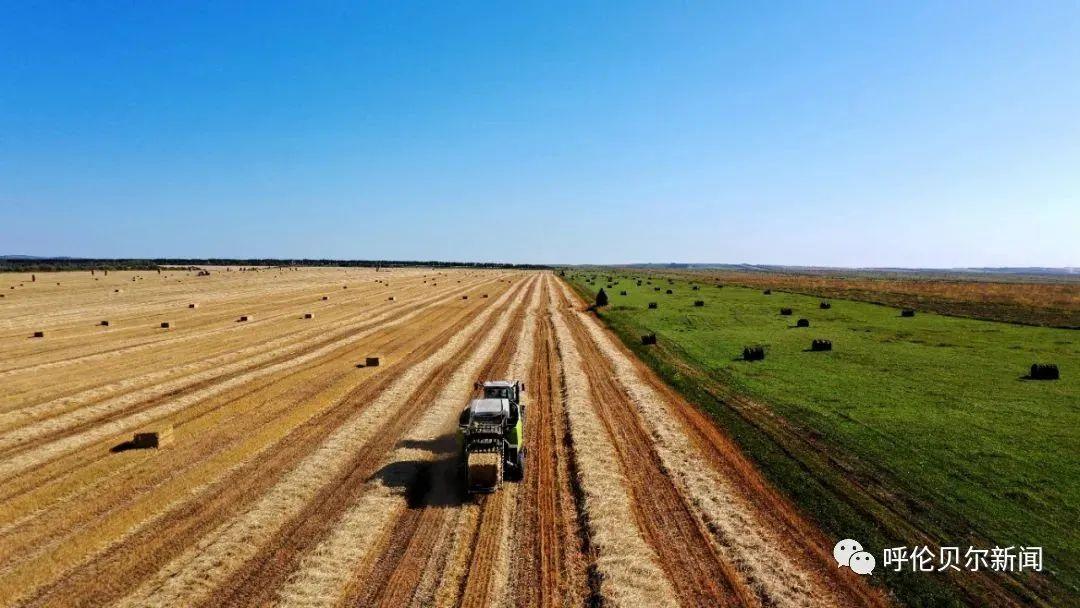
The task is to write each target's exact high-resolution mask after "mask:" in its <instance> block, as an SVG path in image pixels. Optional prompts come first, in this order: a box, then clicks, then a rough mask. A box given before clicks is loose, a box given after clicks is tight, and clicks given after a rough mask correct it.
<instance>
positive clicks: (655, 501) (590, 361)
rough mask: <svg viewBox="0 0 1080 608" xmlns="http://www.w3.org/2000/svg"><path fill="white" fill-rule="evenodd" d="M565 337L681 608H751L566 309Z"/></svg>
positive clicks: (754, 601) (752, 599) (746, 592)
mask: <svg viewBox="0 0 1080 608" xmlns="http://www.w3.org/2000/svg"><path fill="white" fill-rule="evenodd" d="M564 301H565V300H564ZM564 310H568V312H567V313H566V316H567V317H569V328H570V333H571V334H572V335H573V338H574V340H576V345H577V348H578V349H579V351H580V352H581V353H582V363H583V370H584V372H585V374H586V375H587V376H588V378H589V385H590V388H591V397H592V403H593V407H594V408H595V409H596V411H597V414H598V416H599V417H600V420H601V421H602V423H603V425H604V428H605V430H606V431H607V433H608V435H609V436H610V437H611V440H612V443H613V444H614V446H615V450H616V453H617V454H618V458H619V461H620V465H619V466H620V467H621V469H622V471H623V474H624V475H625V476H626V479H627V480H628V481H629V483H630V488H631V492H632V494H633V496H634V501H633V507H634V512H635V515H636V518H637V520H638V522H639V523H640V525H641V528H642V530H643V531H644V532H645V535H646V538H647V539H648V541H649V544H650V545H651V546H652V548H653V549H654V550H655V551H656V553H657V555H658V556H659V558H660V559H659V562H660V564H661V567H662V568H664V570H665V571H666V572H667V574H668V579H669V580H670V581H671V584H672V586H673V587H674V590H675V594H676V595H675V597H676V598H678V601H679V602H680V603H681V604H688V605H695V606H736V605H738V606H753V605H758V604H759V603H760V602H759V598H758V597H757V595H756V594H754V593H753V591H751V589H750V588H749V587H748V586H747V585H746V583H745V581H744V579H743V577H742V576H741V575H740V574H739V573H738V572H737V571H736V570H735V568H734V566H733V564H732V563H731V562H730V561H729V560H728V559H727V558H726V557H725V556H723V555H721V554H720V553H719V552H718V551H717V548H716V546H715V545H714V544H713V542H712V538H711V535H710V534H709V533H708V531H707V530H706V529H705V528H704V526H703V525H702V524H701V522H700V521H699V520H698V519H697V517H695V515H694V513H693V510H692V509H691V507H690V505H689V504H688V501H689V497H686V496H684V495H683V494H682V493H681V492H680V489H679V488H678V486H677V485H676V484H675V483H674V481H673V480H672V477H671V476H672V472H671V471H669V470H668V469H667V467H666V466H665V465H664V462H663V460H662V459H661V457H660V455H659V454H658V453H657V450H656V445H655V440H654V438H653V437H652V436H651V435H650V434H649V432H648V431H647V430H646V428H645V423H644V421H643V420H642V419H641V416H640V414H639V413H638V412H637V410H636V408H635V406H634V404H633V403H632V402H631V400H630V398H629V397H628V396H627V394H626V393H625V392H624V390H623V389H622V387H621V386H620V385H618V383H616V382H615V380H614V377H615V371H614V370H613V369H612V368H611V366H610V365H609V364H608V362H607V361H606V359H605V358H604V356H603V353H601V352H600V350H599V348H597V346H596V344H595V343H593V341H592V339H591V337H590V336H589V334H588V331H587V330H586V328H585V327H584V325H583V324H582V321H581V319H580V318H579V317H578V316H577V314H576V313H575V311H574V310H573V308H572V307H571V305H570V304H569V303H566V304H565V308H564Z"/></svg>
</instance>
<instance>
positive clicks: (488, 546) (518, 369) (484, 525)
mask: <svg viewBox="0 0 1080 608" xmlns="http://www.w3.org/2000/svg"><path fill="white" fill-rule="evenodd" d="M548 290H549V286H548V280H547V275H546V274H545V275H542V277H541V280H540V288H539V289H537V291H536V293H535V295H534V296H533V298H532V299H530V301H529V307H528V310H526V312H525V318H524V321H523V331H522V333H521V339H520V340H518V345H517V349H516V350H515V351H514V355H513V358H512V359H511V360H510V361H509V363H508V365H507V366H506V368H505V369H499V367H498V366H499V361H500V359H498V358H495V359H493V362H494V364H495V365H494V366H492V367H491V368H490V369H489V370H487V371H486V374H487V376H486V377H487V378H488V379H495V378H506V379H509V380H523V382H524V383H525V395H524V398H523V401H524V403H525V405H524V410H523V411H524V427H523V428H524V432H525V434H526V435H525V438H524V439H525V442H524V448H525V455H526V459H527V460H528V462H526V464H525V467H526V469H528V468H530V467H531V466H532V459H530V458H529V457H528V456H529V454H528V452H529V449H530V446H531V445H532V444H531V443H530V442H529V439H530V438H531V437H532V436H533V435H535V434H536V431H533V430H532V428H533V425H534V424H535V423H536V422H535V421H534V420H533V418H532V417H531V416H530V415H529V413H530V412H531V411H532V410H533V409H534V406H533V405H532V404H533V402H534V399H533V395H534V394H538V387H540V386H541V385H540V384H539V383H533V380H535V379H536V374H535V370H536V367H537V365H538V363H537V361H536V358H535V355H536V352H537V348H536V336H537V325H538V323H539V321H540V310H541V307H542V306H543V302H544V301H545V300H546V299H547V296H548ZM538 397H539V398H540V399H544V398H545V396H542V395H538ZM518 485H519V484H517V483H504V484H502V486H501V487H500V488H499V491H498V492H496V493H495V494H493V495H491V496H486V497H484V498H483V500H482V501H481V503H480V514H479V516H478V518H479V522H478V524H476V525H475V534H472V535H469V534H467V533H464V534H460V535H459V538H468V537H470V536H471V537H472V542H470V543H469V545H468V547H467V548H466V549H471V550H472V555H471V557H470V558H469V562H468V564H469V565H468V569H467V570H466V574H465V576H464V580H463V583H462V585H461V591H460V594H459V597H458V598H453V599H455V600H458V601H456V602H454V603H455V604H457V605H460V606H463V607H466V608H473V607H480V608H483V607H485V606H492V605H495V604H498V603H499V602H500V601H501V598H502V597H503V596H504V595H505V593H506V584H507V581H508V579H509V568H508V564H507V562H508V561H509V552H510V550H511V548H510V525H509V520H510V516H511V507H512V506H513V505H514V503H515V498H516V496H517V491H518ZM466 552H467V551H466ZM450 582H451V583H452V581H450ZM443 597H449V593H444V594H442V595H441V596H440V599H442V598H443ZM444 601H447V600H444Z"/></svg>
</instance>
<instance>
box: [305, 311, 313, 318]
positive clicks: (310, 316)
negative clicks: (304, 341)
mask: <svg viewBox="0 0 1080 608" xmlns="http://www.w3.org/2000/svg"><path fill="white" fill-rule="evenodd" d="M304 318H305V319H314V318H315V313H313V312H305V313H304Z"/></svg>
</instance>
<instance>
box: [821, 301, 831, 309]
mask: <svg viewBox="0 0 1080 608" xmlns="http://www.w3.org/2000/svg"><path fill="white" fill-rule="evenodd" d="M818 308H820V309H821V310H828V309H830V308H832V304H830V303H828V302H825V301H822V302H821V304H818Z"/></svg>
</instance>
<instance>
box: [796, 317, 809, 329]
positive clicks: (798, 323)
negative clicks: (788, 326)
mask: <svg viewBox="0 0 1080 608" xmlns="http://www.w3.org/2000/svg"><path fill="white" fill-rule="evenodd" d="M795 327H810V319H799V320H798V321H796V322H795Z"/></svg>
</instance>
